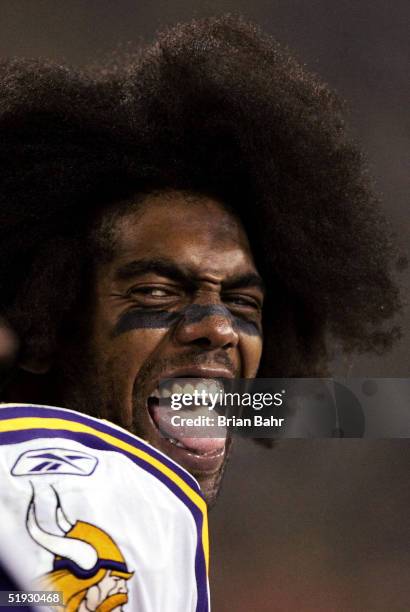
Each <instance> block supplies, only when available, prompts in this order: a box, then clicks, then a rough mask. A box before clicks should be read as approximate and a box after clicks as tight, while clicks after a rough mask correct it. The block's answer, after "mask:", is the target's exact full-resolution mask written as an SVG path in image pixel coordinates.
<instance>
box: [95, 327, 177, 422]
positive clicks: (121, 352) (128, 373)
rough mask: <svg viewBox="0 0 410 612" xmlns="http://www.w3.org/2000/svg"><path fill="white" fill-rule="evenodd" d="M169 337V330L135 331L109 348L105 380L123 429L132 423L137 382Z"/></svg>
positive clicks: (125, 334) (110, 344)
mask: <svg viewBox="0 0 410 612" xmlns="http://www.w3.org/2000/svg"><path fill="white" fill-rule="evenodd" d="M166 334H167V330H152V329H151V330H133V331H130V332H127V333H123V334H121V336H118V337H117V338H114V339H113V340H111V342H110V343H109V345H108V346H106V347H105V351H106V352H107V351H108V355H107V356H106V359H105V363H106V367H105V374H104V377H105V379H106V382H108V383H109V389H110V393H111V394H112V395H113V397H115V398H116V404H117V412H118V411H119V410H120V411H121V422H122V424H123V426H126V425H127V424H129V423H130V422H131V420H132V414H133V392H134V385H135V379H136V378H137V376H138V374H139V373H140V371H141V368H143V367H144V366H145V365H146V364H147V363H148V362H150V361H152V360H153V359H155V357H156V354H157V352H159V351H158V349H159V348H160V347H161V346H162V342H163V340H164V338H165V336H166Z"/></svg>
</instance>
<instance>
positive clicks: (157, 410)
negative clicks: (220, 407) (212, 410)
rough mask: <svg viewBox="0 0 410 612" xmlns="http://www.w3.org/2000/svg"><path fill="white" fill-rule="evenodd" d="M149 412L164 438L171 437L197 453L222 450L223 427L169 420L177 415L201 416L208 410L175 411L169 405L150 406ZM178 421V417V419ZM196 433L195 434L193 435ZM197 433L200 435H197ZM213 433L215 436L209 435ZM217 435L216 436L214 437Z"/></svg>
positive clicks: (207, 414) (187, 416)
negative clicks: (181, 423) (177, 423)
mask: <svg viewBox="0 0 410 612" xmlns="http://www.w3.org/2000/svg"><path fill="white" fill-rule="evenodd" d="M150 413H151V416H152V419H153V421H154V423H155V425H156V426H157V427H158V429H159V430H160V432H161V434H162V435H163V436H164V438H173V439H174V440H177V441H178V442H180V443H181V444H183V445H184V446H185V447H186V448H187V449H189V450H190V451H192V452H194V453H196V454H198V455H207V454H211V453H216V452H218V451H222V450H223V448H224V446H225V442H226V429H225V428H223V427H216V426H215V427H210V426H206V425H202V426H201V424H198V425H195V426H194V425H191V426H182V425H180V426H178V425H174V424H173V423H172V422H171V419H172V417H173V416H176V415H179V416H181V417H183V418H190V419H194V418H198V417H201V416H209V412H208V410H206V413H204V412H202V411H189V412H187V411H181V412H179V413H178V412H175V410H171V409H170V408H169V407H166V408H164V407H163V406H158V405H156V406H151V407H150ZM178 421H180V419H178ZM193 434H196V435H193ZM198 435H199V436H200V437H198ZM213 435H215V437H211V436H213ZM216 435H218V437H216Z"/></svg>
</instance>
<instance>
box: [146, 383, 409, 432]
mask: <svg viewBox="0 0 410 612" xmlns="http://www.w3.org/2000/svg"><path fill="white" fill-rule="evenodd" d="M156 395H157V397H156V398H150V410H151V415H152V416H153V417H154V420H155V422H156V424H157V426H158V428H159V431H160V432H161V434H162V435H163V436H164V437H166V438H172V439H174V440H175V441H177V442H178V441H180V442H181V444H184V440H185V441H187V440H189V439H190V438H201V437H204V438H207V437H208V438H209V437H211V438H222V437H224V436H226V435H240V436H245V437H251V438H273V439H280V438H306V439H308V438H370V439H380V438H410V379H409V378H377V379H376V378H375V379H369V378H315V379H313V378H312V379H306V378H301V379H296V378H291V379H274V378H257V379H253V380H250V379H209V378H174V379H167V380H162V381H161V382H160V384H159V387H158V390H157V393H156Z"/></svg>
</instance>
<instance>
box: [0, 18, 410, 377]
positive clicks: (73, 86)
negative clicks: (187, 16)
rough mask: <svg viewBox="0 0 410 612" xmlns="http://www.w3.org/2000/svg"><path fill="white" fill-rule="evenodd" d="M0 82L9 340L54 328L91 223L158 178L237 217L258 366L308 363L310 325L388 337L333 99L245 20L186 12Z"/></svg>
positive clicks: (44, 348)
mask: <svg viewBox="0 0 410 612" xmlns="http://www.w3.org/2000/svg"><path fill="white" fill-rule="evenodd" d="M0 82H1V90H0V92H1V93H0V134H1V141H0V164H1V172H0V185H1V188H0V216H1V228H0V232H1V236H0V249H1V260H0V295H1V307H2V312H3V314H4V315H5V316H6V318H7V319H8V320H9V321H11V323H12V324H13V326H14V327H15V329H16V330H17V332H18V333H19V335H20V337H21V339H22V350H23V352H24V351H26V352H31V353H33V352H34V353H35V354H36V355H38V356H39V357H40V358H41V355H42V354H50V353H52V352H53V351H55V349H56V346H58V343H59V342H60V341H61V339H62V338H63V337H64V334H65V333H67V329H68V326H69V325H70V320H71V319H72V313H73V312H74V311H75V308H76V305H77V304H78V300H79V299H81V298H80V296H82V295H84V291H85V290H86V285H87V277H88V274H89V268H90V266H91V265H92V260H93V258H94V259H95V258H97V259H98V257H100V256H103V253H102V252H101V240H94V241H91V246H90V235H91V236H94V238H95V234H96V232H95V223H96V219H97V218H98V219H101V215H102V214H103V212H104V211H107V213H106V214H112V209H113V207H114V209H115V208H117V209H118V207H120V209H121V207H126V204H124V202H125V203H126V202H127V201H128V202H129V201H130V200H131V199H132V198H134V197H135V196H136V195H137V194H139V193H142V192H147V191H150V190H154V189H155V190H158V189H170V188H177V189H185V190H189V191H193V192H200V193H204V194H207V195H211V196H213V197H215V198H217V199H219V200H221V201H222V202H225V203H226V204H227V205H228V206H229V207H230V208H231V209H233V210H234V211H235V212H236V214H237V215H238V216H239V217H240V218H241V219H242V222H243V224H244V227H245V229H246V231H247V233H248V236H249V239H250V242H251V246H252V250H253V253H254V256H255V259H256V263H257V266H258V269H259V271H260V273H261V274H262V276H263V278H264V279H265V282H266V285H267V290H268V291H267V302H266V308H265V312H264V335H265V348H264V355H263V359H262V364H261V368H260V372H259V375H261V376H315V375H320V374H324V373H325V371H326V362H327V349H326V337H327V335H328V334H329V335H332V336H333V337H335V338H337V339H338V340H339V341H340V342H341V343H342V344H343V346H344V348H345V349H346V350H348V351H353V350H357V351H362V350H366V351H379V352H380V351H383V350H385V349H386V348H387V347H389V346H390V345H391V343H392V342H393V340H394V339H395V337H396V336H397V334H398V331H397V329H396V328H392V326H391V325H390V326H389V325H388V319H390V318H391V317H392V316H393V315H394V314H395V313H396V312H397V311H398V309H399V297H398V291H397V288H396V286H395V284H394V282H393V280H392V277H391V273H390V263H391V257H392V248H391V244H390V239H389V237H388V231H387V229H386V227H385V224H384V221H383V219H382V217H381V214H380V212H379V208H378V203H377V201H376V199H375V197H374V195H373V194H372V191H371V188H370V186H369V180H368V178H367V175H366V170H365V166H364V162H363V159H362V156H361V154H360V152H359V151H358V149H357V148H356V146H355V145H354V144H353V143H352V142H351V141H350V139H349V138H348V136H347V134H346V129H345V126H344V122H343V118H342V109H341V105H340V103H339V101H338V100H337V98H336V97H335V95H334V94H333V93H332V92H331V91H330V90H329V89H328V88H327V86H325V85H324V84H323V83H321V82H320V81H319V80H318V79H317V78H316V77H315V76H314V75H312V74H310V73H309V72H308V71H306V70H305V69H304V68H303V67H302V66H301V65H300V64H298V63H297V62H296V61H295V60H294V59H293V58H292V57H291V56H290V55H289V54H288V52H287V51H286V50H284V49H283V48H282V47H281V46H279V44H278V43H276V42H275V41H274V40H272V39H271V38H270V37H268V36H266V35H264V34H263V33H261V32H260V31H259V30H258V29H257V28H256V27H254V26H252V25H249V24H247V23H245V22H244V21H243V20H241V19H237V18H233V17H229V16H227V17H222V18H214V19H207V20H200V21H193V22H191V23H189V24H183V25H178V26H176V27H175V28H173V29H171V30H169V31H166V32H165V33H162V34H160V35H159V36H158V38H157V41H156V42H155V43H154V44H153V45H152V46H150V47H148V48H146V49H143V50H141V51H140V52H138V53H137V54H135V55H131V56H128V57H127V58H126V59H122V60H121V62H118V63H117V66H115V65H114V66H113V67H112V68H111V67H110V69H108V68H107V67H106V66H105V67H104V69H101V70H100V71H99V72H98V71H95V70H94V71H93V72H91V71H90V72H88V73H80V72H76V71H74V70H72V69H69V68H65V67H61V66H56V65H53V64H49V63H46V62H33V61H17V60H16V61H11V62H10V61H8V62H4V63H3V64H2V65H0ZM109 211H111V212H109ZM107 242H109V241H108V239H107ZM97 243H98V244H97ZM106 246H108V245H106ZM106 254H107V253H105V255H106Z"/></svg>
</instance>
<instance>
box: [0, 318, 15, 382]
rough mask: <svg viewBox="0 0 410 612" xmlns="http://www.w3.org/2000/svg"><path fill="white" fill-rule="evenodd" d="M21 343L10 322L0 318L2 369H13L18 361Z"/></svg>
mask: <svg viewBox="0 0 410 612" xmlns="http://www.w3.org/2000/svg"><path fill="white" fill-rule="evenodd" d="M19 349H20V342H19V339H18V337H17V334H16V333H15V332H14V330H13V329H12V328H11V327H10V325H9V324H8V322H7V321H6V320H5V319H4V318H3V317H0V369H1V370H3V369H4V370H6V369H9V368H12V367H13V365H14V364H15V363H16V361H17V356H18V352H19Z"/></svg>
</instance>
